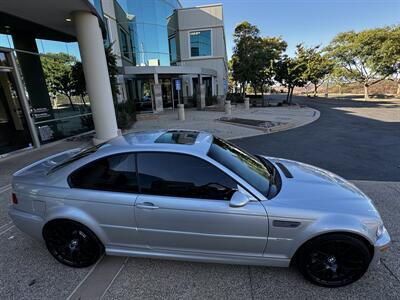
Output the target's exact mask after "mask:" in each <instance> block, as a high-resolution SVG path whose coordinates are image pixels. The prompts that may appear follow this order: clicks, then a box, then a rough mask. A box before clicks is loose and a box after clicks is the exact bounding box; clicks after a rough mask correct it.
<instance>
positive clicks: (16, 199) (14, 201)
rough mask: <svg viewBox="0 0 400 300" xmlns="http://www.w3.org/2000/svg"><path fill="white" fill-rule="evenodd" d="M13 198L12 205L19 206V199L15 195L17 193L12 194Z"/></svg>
mask: <svg viewBox="0 0 400 300" xmlns="http://www.w3.org/2000/svg"><path fill="white" fill-rule="evenodd" d="M11 198H12V203H13V204H18V198H17V195H15V193H12V196H11Z"/></svg>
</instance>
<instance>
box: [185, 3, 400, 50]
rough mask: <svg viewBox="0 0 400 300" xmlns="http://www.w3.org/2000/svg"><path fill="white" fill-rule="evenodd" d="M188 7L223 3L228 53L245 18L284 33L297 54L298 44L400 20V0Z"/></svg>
mask: <svg viewBox="0 0 400 300" xmlns="http://www.w3.org/2000/svg"><path fill="white" fill-rule="evenodd" d="M181 3H182V5H183V6H184V7H190V6H196V5H205V4H211V3H222V4H223V9H224V21H225V35H226V40H227V51H228V57H230V56H231V55H232V47H233V41H232V34H233V31H234V28H235V26H236V25H237V24H238V23H240V22H242V21H245V20H246V21H249V22H250V23H251V24H253V25H256V26H257V27H258V28H259V29H260V31H261V36H282V38H283V39H284V40H285V41H286V42H287V43H288V49H287V53H288V54H289V55H291V56H292V55H293V54H294V52H295V48H296V45H297V44H299V43H304V44H305V45H306V46H316V45H319V44H321V45H322V46H324V45H327V44H328V43H329V42H330V40H331V39H332V38H333V37H334V36H335V35H336V34H338V33H340V32H344V31H349V30H355V31H360V30H363V29H367V28H374V27H382V26H386V25H394V24H398V25H399V24H400V0H364V1H362V0H181Z"/></svg>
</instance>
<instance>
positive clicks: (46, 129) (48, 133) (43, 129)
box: [38, 125, 54, 142]
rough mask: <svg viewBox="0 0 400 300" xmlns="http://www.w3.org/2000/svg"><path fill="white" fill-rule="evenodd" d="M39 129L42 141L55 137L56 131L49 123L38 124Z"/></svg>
mask: <svg viewBox="0 0 400 300" xmlns="http://www.w3.org/2000/svg"><path fill="white" fill-rule="evenodd" d="M38 130H39V135H40V139H41V140H42V142H45V141H48V140H52V139H54V131H53V129H51V128H50V126H49V125H44V126H38Z"/></svg>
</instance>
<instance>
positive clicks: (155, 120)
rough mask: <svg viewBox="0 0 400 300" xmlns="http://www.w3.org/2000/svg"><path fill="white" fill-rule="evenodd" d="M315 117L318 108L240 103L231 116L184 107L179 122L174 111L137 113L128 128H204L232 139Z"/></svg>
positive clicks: (276, 128) (316, 117)
mask: <svg viewBox="0 0 400 300" xmlns="http://www.w3.org/2000/svg"><path fill="white" fill-rule="evenodd" d="M319 116H320V113H319V111H317V110H315V109H312V108H309V107H300V106H297V105H296V106H291V107H254V108H250V110H248V111H246V110H244V107H243V106H242V105H241V106H238V107H236V108H235V107H232V115H227V114H225V112H220V111H198V110H196V109H185V117H186V120H185V121H179V120H178V111H177V110H166V111H164V112H163V113H162V114H157V115H156V114H152V115H139V116H138V121H137V122H136V123H135V124H134V125H133V126H132V128H131V129H130V130H129V131H130V132H132V131H142V130H154V129H192V130H203V131H208V132H210V133H212V134H215V135H217V136H219V137H221V138H225V139H235V138H242V137H249V136H254V135H260V134H266V133H274V132H278V131H283V130H288V129H292V128H296V127H300V126H303V125H307V124H309V123H311V122H314V121H316V120H317V119H318V118H319ZM226 117H229V118H240V119H247V120H257V121H264V122H268V123H269V124H272V126H270V127H268V128H265V127H257V126H251V125H243V124H232V123H227V122H226V121H224V122H223V121H220V120H219V119H220V118H226ZM249 123H251V122H249Z"/></svg>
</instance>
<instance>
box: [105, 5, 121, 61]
mask: <svg viewBox="0 0 400 300" xmlns="http://www.w3.org/2000/svg"><path fill="white" fill-rule="evenodd" d="M101 4H102V6H103V12H104V15H105V16H106V17H107V19H108V23H109V24H108V28H107V30H108V32H109V37H110V42H111V43H113V46H112V47H113V52H114V53H116V54H117V57H118V59H117V65H118V66H122V59H121V48H120V45H119V37H118V35H119V32H118V26H117V20H116V16H115V8H114V1H110V0H102V1H101Z"/></svg>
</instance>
